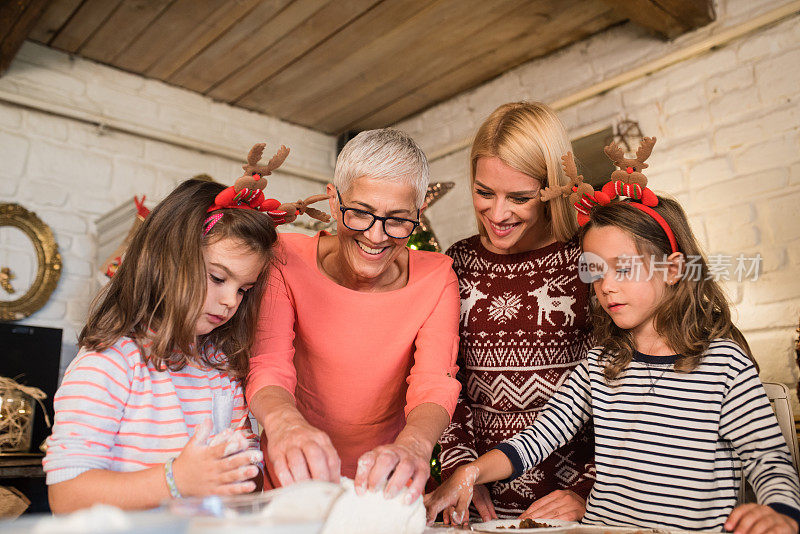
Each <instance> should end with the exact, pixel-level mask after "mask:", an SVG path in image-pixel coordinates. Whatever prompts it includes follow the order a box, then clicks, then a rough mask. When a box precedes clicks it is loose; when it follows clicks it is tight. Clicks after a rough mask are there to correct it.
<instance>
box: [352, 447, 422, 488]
mask: <svg viewBox="0 0 800 534" xmlns="http://www.w3.org/2000/svg"><path fill="white" fill-rule="evenodd" d="M432 449H433V447H432V446H431V445H430V444H426V443H423V442H422V441H421V440H419V439H413V438H407V439H402V440H401V439H398V440H397V441H395V442H394V443H392V444H389V445H381V446H379V447H375V448H374V449H372V450H371V451H369V452H365V453H364V454H362V455H361V458H359V459H358V469H357V470H356V478H355V480H354V483H355V487H356V493H358V494H359V495H361V494H363V493H364V492H365V491H369V490H376V489H378V488H380V487H381V486H382V485H383V483H384V482H386V487H385V488H384V490H383V493H384V495H385V496H386V498H388V499H391V498H392V497H394V496H396V495H397V494H398V493H399V492H400V491H401V490H402V489H403V488H405V487H406V486H408V494H407V495H406V497H405V499H406V501H407V502H408V503H409V504H410V503H412V502H414V501H415V500H417V497H419V496H420V495H422V494H423V492H424V491H425V483H426V482H427V481H428V477H429V476H430V473H431V464H430V462H431V450H432Z"/></svg>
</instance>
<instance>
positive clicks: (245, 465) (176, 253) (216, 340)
mask: <svg viewBox="0 0 800 534" xmlns="http://www.w3.org/2000/svg"><path fill="white" fill-rule="evenodd" d="M223 190H224V187H223V186H221V185H219V184H217V183H214V182H203V181H199V180H189V181H186V182H184V183H182V184H181V185H179V186H178V187H177V188H176V189H175V190H174V191H173V192H172V193H171V194H170V195H169V196H167V197H166V198H165V199H164V200H163V201H162V202H161V203H160V204H159V205H158V206H157V207H156V208H155V209H154V210H153V212H152V213H150V215H148V216H147V218H146V219H145V220H144V223H143V224H142V226H141V228H140V229H139V230H138V231H137V233H136V234H135V235H134V237H133V239H132V241H131V243H130V246H129V248H128V250H127V252H126V255H125V260H124V261H123V262H122V264H121V266H120V267H119V269H118V270H117V272H116V273H115V275H114V277H113V278H112V280H111V282H110V283H109V284H108V286H107V287H106V288H105V289H104V290H103V292H101V294H100V295H99V296H98V297H97V299H96V300H95V303H94V304H93V306H92V310H91V311H90V315H89V319H88V321H87V323H86V326H85V327H84V329H83V331H82V332H81V334H80V337H79V338H78V342H79V344H80V346H81V350H80V352H79V353H78V355H77V356H76V357H75V359H74V360H73V361H72V363H71V364H70V365H69V367H68V368H67V371H66V373H65V375H64V380H63V382H62V384H61V387H60V388H59V389H58V392H57V393H56V396H55V400H54V402H55V413H56V416H55V424H54V426H53V434H52V435H51V436H50V438H49V439H48V448H47V456H46V457H45V459H44V462H43V464H44V469H45V471H46V473H47V484H48V485H49V498H50V506H51V508H52V510H53V511H54V512H56V513H62V512H69V511H73V510H76V509H79V508H84V507H87V506H91V505H93V504H95V503H105V504H111V505H115V506H118V507H120V508H124V509H143V508H151V507H155V506H157V505H159V504H160V503H161V502H162V501H164V500H166V499H168V498H169V497H170V496H172V497H179V496H199V495H211V494H238V493H245V492H250V491H253V490H254V489H255V487H256V486H255V483H254V481H253V480H251V479H254V478H255V477H256V476H257V475H258V467H257V464H259V463H260V462H262V461H263V456H262V454H261V452H260V451H258V450H257V444H255V443H254V442H252V440H253V439H254V438H255V436H254V435H253V433H252V431H251V430H250V425H249V421H248V418H247V407H246V405H245V401H244V397H243V393H242V382H243V380H244V379H245V378H246V375H247V372H248V358H249V347H250V345H251V343H252V341H253V336H254V332H255V321H256V318H257V312H258V306H259V302H260V300H261V293H262V288H263V285H264V281H265V280H266V274H267V266H268V262H269V260H270V258H271V254H272V246H273V244H274V243H275V241H276V238H277V234H276V232H275V228H274V226H273V224H272V223H271V222H270V221H269V219H268V218H267V215H265V214H263V213H259V212H258V211H257V210H254V209H241V208H242V207H245V206H234V205H232V204H228V205H225V206H222V207H221V206H219V205H217V204H216V200H215V199H217V195H218V194H219V193H220V192H221V191H223ZM233 208H237V209H233ZM237 310H238V311H237ZM212 434H213V436H212ZM251 442H252V443H253V445H252V448H251V445H250V443H251ZM254 464H256V465H254Z"/></svg>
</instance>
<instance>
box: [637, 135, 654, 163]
mask: <svg viewBox="0 0 800 534" xmlns="http://www.w3.org/2000/svg"><path fill="white" fill-rule="evenodd" d="M655 144H656V138H655V137H642V143H641V144H640V145H639V148H638V149H637V150H636V159H637V160H639V164H640V165H641V167H642V168H643V169H645V168H647V163H645V162H644V161H645V160H646V159H647V158H649V157H650V153H651V152H652V151H653V145H655Z"/></svg>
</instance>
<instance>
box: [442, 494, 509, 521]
mask: <svg viewBox="0 0 800 534" xmlns="http://www.w3.org/2000/svg"><path fill="white" fill-rule="evenodd" d="M472 504H474V505H475V509H476V510H477V511H478V514H479V515H480V516H481V521H483V522H484V523H485V522H487V521H491V520H492V519H497V512H495V510H494V503H493V502H492V495H491V494H490V493H489V489H488V488H487V487H486V484H475V486H473V488H472ZM454 511H455V507H453V506H448V507H447V508H445V509H444V513H443V514H442V522H443V523H444V524H445V525H449V524H450V518H451V517H453V512H454Z"/></svg>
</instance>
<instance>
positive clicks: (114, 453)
mask: <svg viewBox="0 0 800 534" xmlns="http://www.w3.org/2000/svg"><path fill="white" fill-rule="evenodd" d="M224 358H225V355H224V354H223V353H221V352H214V353H212V355H211V358H210V359H211V360H212V361H219V360H220V359H224ZM54 404H55V423H54V425H53V433H52V435H51V436H50V437H49V438H48V440H47V455H46V456H45V458H44V461H43V462H42V463H43V466H44V470H45V472H46V473H47V484H57V483H59V482H64V481H66V480H70V479H72V478H75V477H76V476H78V475H80V474H81V473H83V472H85V471H88V470H90V469H107V470H111V471H138V470H140V469H145V468H147V467H152V466H154V465H158V464H161V463H164V462H166V461H167V460H168V459H169V458H171V457H173V456H176V455H178V454H179V453H180V452H181V450H182V449H183V447H184V446H185V445H186V443H187V442H188V441H189V438H190V436H191V435H192V434H194V429H195V427H196V426H197V425H198V424H200V423H201V422H203V420H205V419H206V418H209V417H211V418H212V421H213V422H214V432H215V433H216V432H220V431H221V430H223V429H224V428H229V427H231V428H234V429H236V428H243V429H246V431H247V434H248V435H249V436H250V437H251V438H252V439H253V440H255V439H257V438H256V436H255V435H253V434H252V432H251V431H250V423H249V420H248V417H247V413H248V412H247V406H246V404H245V400H244V394H243V391H242V386H241V384H240V383H239V381H237V380H235V379H233V378H231V377H230V376H228V374H227V373H225V372H222V371H218V370H216V369H212V368H209V367H205V366H200V365H198V364H194V363H190V364H188V365H187V366H186V367H184V368H183V369H181V370H179V371H171V370H169V369H167V370H165V371H158V370H156V368H155V367H154V366H153V364H152V363H148V364H145V363H144V362H143V361H142V357H141V354H140V352H139V348H138V347H137V345H136V343H135V342H134V341H133V340H132V339H130V338H127V337H123V338H121V339H119V340H118V341H117V342H116V343H115V344H114V345H112V346H111V347H109V348H108V349H106V350H104V351H102V352H95V351H88V350H85V349H81V351H80V352H78V355H77V356H76V357H75V359H74V360H73V361H72V363H70V365H69V367H68V368H67V371H66V373H65V374H64V380H63V382H62V383H61V387H59V388H58V391H57V392H56V396H55V399H54Z"/></svg>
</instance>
